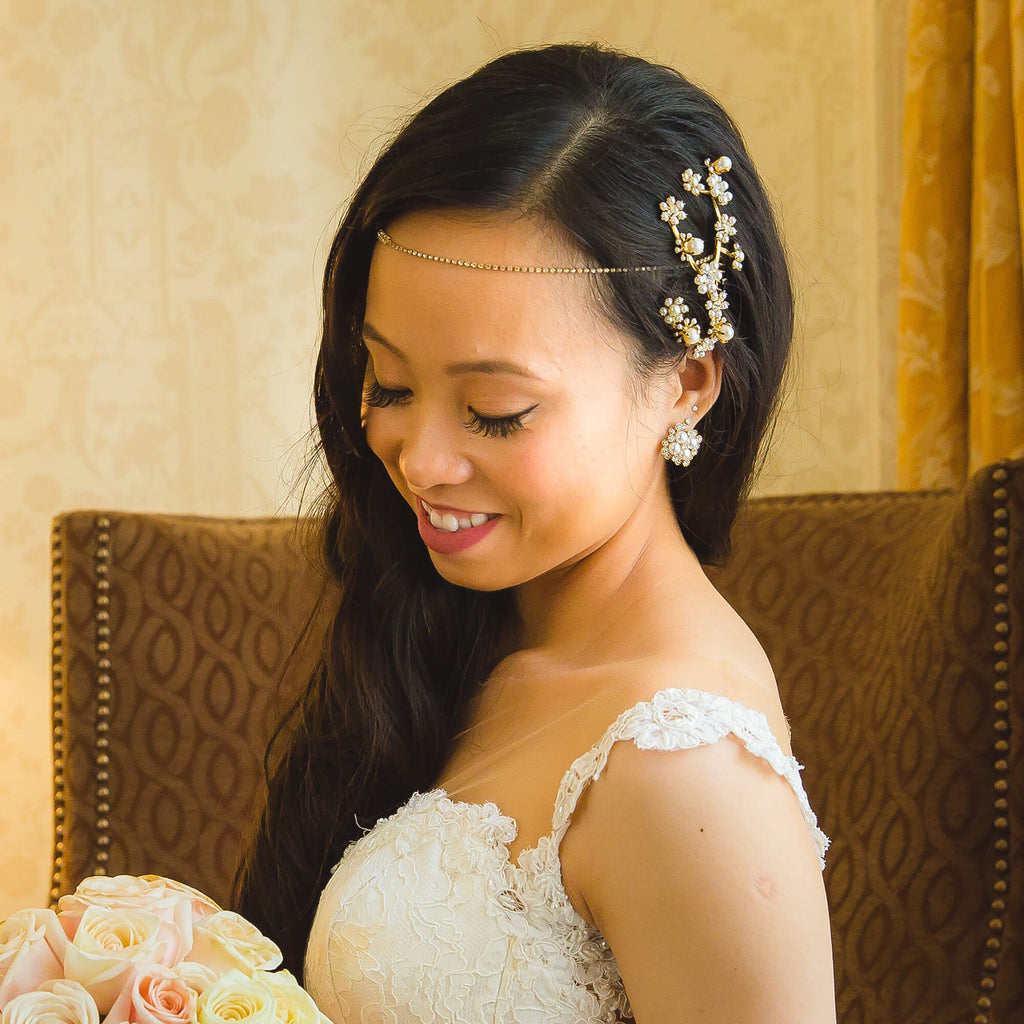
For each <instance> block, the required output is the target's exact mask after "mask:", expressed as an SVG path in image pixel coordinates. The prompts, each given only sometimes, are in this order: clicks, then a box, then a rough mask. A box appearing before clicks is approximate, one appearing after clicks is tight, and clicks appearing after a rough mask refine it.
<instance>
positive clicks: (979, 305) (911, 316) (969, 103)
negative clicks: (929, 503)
mask: <svg viewBox="0 0 1024 1024" xmlns="http://www.w3.org/2000/svg"><path fill="white" fill-rule="evenodd" d="M908 14H909V17H908V48H907V74H906V92H905V105H904V115H905V121H904V130H903V182H904V184H903V206H902V215H901V224H900V281H899V290H900V301H899V336H898V368H899V369H898V374H899V376H898V385H897V397H898V430H899V437H898V469H897V472H898V480H899V484H900V486H901V487H904V488H919V487H946V486H956V485H957V484H959V483H961V482H963V480H964V479H965V478H966V476H967V475H968V474H969V473H971V472H973V471H974V470H975V469H977V468H978V467H979V466H981V465H984V464H985V463H987V462H991V461H992V460H994V459H998V458H1003V457H1016V456H1021V455H1024V277H1022V264H1021V237H1022V232H1024V0H911V3H910V9H909V12H908Z"/></svg>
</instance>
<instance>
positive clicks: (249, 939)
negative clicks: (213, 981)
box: [188, 910, 282, 974]
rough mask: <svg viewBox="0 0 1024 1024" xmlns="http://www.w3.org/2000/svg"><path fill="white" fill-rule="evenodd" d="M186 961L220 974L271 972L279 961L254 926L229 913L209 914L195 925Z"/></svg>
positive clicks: (271, 945) (273, 948)
mask: <svg viewBox="0 0 1024 1024" xmlns="http://www.w3.org/2000/svg"><path fill="white" fill-rule="evenodd" d="M188 959H189V960H194V961H196V962H198V963H201V964H205V965H206V966H207V967H209V968H211V969H212V970H214V971H216V972H217V974H223V973H224V972H225V971H230V970H233V969H234V970H239V971H244V972H245V973H246V974H252V972H253V971H272V970H273V969H274V968H275V967H277V966H278V965H279V964H280V963H281V960H282V957H281V950H280V949H278V947H277V946H276V945H275V944H274V943H273V942H271V941H270V939H268V938H267V937H266V936H265V935H264V934H263V933H262V932H261V931H260V930H259V929H258V928H257V927H256V926H255V925H252V924H250V923H249V922H248V921H246V919H245V918H244V917H242V916H241V915H239V914H236V913H234V912H233V911H231V910H222V911H220V913H218V914H210V915H209V916H208V917H203V918H200V919H199V920H198V921H196V922H195V927H194V932H193V942H192V951H191V952H190V953H189V955H188Z"/></svg>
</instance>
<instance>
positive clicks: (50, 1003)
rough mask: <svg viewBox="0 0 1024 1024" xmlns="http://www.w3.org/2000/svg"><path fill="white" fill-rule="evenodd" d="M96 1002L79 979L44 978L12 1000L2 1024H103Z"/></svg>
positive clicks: (1, 1016) (0, 1023)
mask: <svg viewBox="0 0 1024 1024" xmlns="http://www.w3.org/2000/svg"><path fill="white" fill-rule="evenodd" d="M99 1020H100V1015H99V1011H98V1010H97V1008H96V1002H95V1000H94V999H93V998H92V996H91V995H89V993H88V992H86V990H85V989H84V988H83V987H82V986H81V985H79V984H78V982H77V981H63V980H61V979H60V978H58V979H55V980H54V981H44V982H43V983H42V984H41V985H40V986H39V987H38V988H37V989H36V990H35V991H34V992H26V993H25V994H24V995H20V996H18V997H17V998H16V999H12V1000H11V1001H10V1002H9V1003H8V1004H7V1006H5V1007H4V1012H3V1014H2V1015H0V1024H99Z"/></svg>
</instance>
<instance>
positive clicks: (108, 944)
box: [64, 906, 182, 1013]
mask: <svg viewBox="0 0 1024 1024" xmlns="http://www.w3.org/2000/svg"><path fill="white" fill-rule="evenodd" d="M181 953H182V937H181V934H180V933H179V932H178V930H177V929H176V928H175V927H174V925H173V924H171V923H169V922H167V921H162V920H160V918H159V917H157V916H156V914H153V913H151V912H150V911H148V910H126V909H123V908H114V907H98V906H91V907H86V909H85V912H84V913H83V914H82V919H81V921H80V922H79V925H78V928H77V929H76V931H75V937H74V939H73V940H72V941H71V942H69V943H68V946H67V948H66V950H65V952H64V976H65V977H66V978H69V979H70V980H72V981H78V982H81V983H82V984H83V985H84V986H85V987H86V989H87V990H88V991H89V994H90V995H91V996H92V997H93V999H95V1000H96V1005H97V1006H98V1007H99V1010H100V1013H106V1012H107V1011H108V1010H109V1009H110V1007H111V1005H112V1004H113V1002H114V1000H115V999H116V998H117V996H118V995H119V993H120V991H121V989H122V987H123V986H124V985H125V983H126V982H127V980H128V974H129V971H130V970H131V968H132V966H133V965H134V964H138V963H146V964H159V965H161V966H163V967H172V966H173V965H174V964H176V963H177V962H178V961H179V960H180V959H181Z"/></svg>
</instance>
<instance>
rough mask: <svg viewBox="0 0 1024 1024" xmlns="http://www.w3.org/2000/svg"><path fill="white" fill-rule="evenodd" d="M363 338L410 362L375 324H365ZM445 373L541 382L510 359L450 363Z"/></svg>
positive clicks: (451, 375)
mask: <svg viewBox="0 0 1024 1024" xmlns="http://www.w3.org/2000/svg"><path fill="white" fill-rule="evenodd" d="M363 338H364V339H365V340H367V341H375V342H376V343H377V344H378V345H381V346H383V347H384V348H386V349H387V350H388V351H389V352H391V353H393V354H394V355H396V356H397V357H398V358H399V359H401V360H402V361H403V362H408V360H407V359H406V357H405V353H404V352H403V351H402V350H401V349H400V348H398V346H397V345H395V344H394V343H393V342H390V341H388V339H387V338H385V337H384V335H383V334H381V333H380V331H378V330H377V328H376V327H374V326H373V324H371V323H369V322H368V321H364V323H363ZM444 372H445V373H446V374H447V375H448V376H449V377H457V376H459V374H463V373H491V374H498V373H509V374H514V375H515V376H517V377H527V378H529V379H530V380H538V381H539V380H540V379H541V378H540V377H538V376H537V374H535V373H534V372H533V371H532V370H530V369H527V367H525V366H523V365H522V364H521V363H513V362H512V361H511V360H509V359H477V360H469V361H467V362H463V363H449V364H448V365H447V366H446V367H445V368H444Z"/></svg>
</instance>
